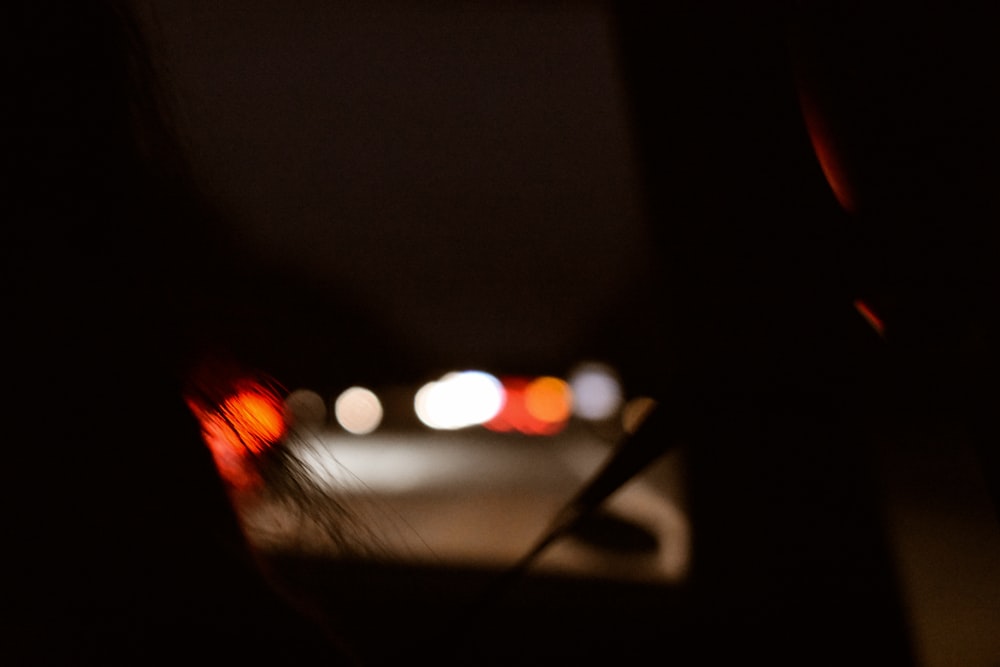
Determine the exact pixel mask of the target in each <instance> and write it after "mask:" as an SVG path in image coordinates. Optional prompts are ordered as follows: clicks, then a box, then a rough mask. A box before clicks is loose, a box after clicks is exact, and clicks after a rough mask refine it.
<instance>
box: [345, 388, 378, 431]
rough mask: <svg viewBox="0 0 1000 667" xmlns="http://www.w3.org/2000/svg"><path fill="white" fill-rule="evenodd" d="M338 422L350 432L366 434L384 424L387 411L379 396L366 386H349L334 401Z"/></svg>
mask: <svg viewBox="0 0 1000 667" xmlns="http://www.w3.org/2000/svg"><path fill="white" fill-rule="evenodd" d="M333 413H334V416H335V417H336V419H337V423H338V424H340V426H341V427H342V428H343V429H344V430H345V431H347V432H348V433H354V434H355V435H366V434H368V433H371V432H373V431H374V430H375V429H377V428H378V427H379V426H380V425H381V424H382V417H383V416H384V415H385V411H384V409H383V408H382V402H381V401H379V399H378V396H376V395H375V392H373V391H372V390H370V389H366V388H364V387H349V388H348V389H345V390H344V391H343V392H342V393H341V394H340V395H339V396H338V397H337V399H336V400H335V401H334V404H333Z"/></svg>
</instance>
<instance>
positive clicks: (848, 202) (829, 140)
mask: <svg viewBox="0 0 1000 667" xmlns="http://www.w3.org/2000/svg"><path fill="white" fill-rule="evenodd" d="M799 104H800V105H801V107H802V115H803V118H804V119H805V123H806V129H807V130H808V131H809V139H810V140H811V141H812V145H813V150H815V151H816V158H817V159H818V160H819V166H820V169H822V170H823V175H824V176H826V182H827V183H828V184H829V185H830V189H831V190H832V191H833V195H834V197H836V198H837V201H838V202H839V203H840V205H841V206H842V207H843V208H844V210H845V211H847V212H848V213H855V212H856V210H857V201H856V198H855V196H854V192H853V190H852V188H851V186H850V183H848V180H847V173H846V170H845V168H844V161H843V157H842V156H841V155H840V153H839V151H838V150H837V147H836V144H835V142H834V139H833V133H832V132H831V131H830V127H829V125H828V124H827V122H826V119H825V118H824V117H823V114H822V113H821V112H820V110H819V108H818V107H817V105H816V104H815V102H814V101H813V99H812V98H811V97H810V96H809V95H808V94H807V93H805V92H803V91H802V90H801V89H800V92H799Z"/></svg>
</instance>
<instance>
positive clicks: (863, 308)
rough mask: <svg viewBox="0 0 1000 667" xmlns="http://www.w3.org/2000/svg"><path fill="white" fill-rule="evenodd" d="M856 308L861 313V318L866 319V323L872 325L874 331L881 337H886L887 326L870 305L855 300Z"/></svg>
mask: <svg viewBox="0 0 1000 667" xmlns="http://www.w3.org/2000/svg"><path fill="white" fill-rule="evenodd" d="M854 308H855V309H857V311H858V312H859V313H861V317H863V318H865V321H866V322H868V324H870V325H871V327H872V329H874V330H875V332H876V333H877V334H878V335H879V336H882V337H883V338H884V337H885V324H884V323H883V322H882V318H880V317H879V316H878V315H876V314H875V311H873V310H872V309H871V308H870V307H869V306H868V304H866V303H865V302H864V301H862V300H861V299H855V300H854Z"/></svg>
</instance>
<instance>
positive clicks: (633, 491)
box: [248, 429, 690, 583]
mask: <svg viewBox="0 0 1000 667" xmlns="http://www.w3.org/2000/svg"><path fill="white" fill-rule="evenodd" d="M298 451H299V455H300V457H301V458H302V460H303V461H305V462H306V464H307V467H308V470H309V471H310V475H311V476H312V477H313V479H314V480H315V481H316V482H318V483H319V484H320V485H321V486H322V488H323V489H325V490H327V491H329V492H331V496H332V497H333V498H336V499H337V502H338V505H337V507H338V508H340V507H343V508H346V511H347V512H349V513H350V514H351V516H347V517H345V520H344V522H343V523H344V525H345V529H344V531H345V533H348V534H344V535H342V536H341V537H343V538H344V539H343V540H342V541H341V542H339V543H338V544H334V543H332V542H331V540H330V539H328V538H326V537H325V536H324V535H323V534H322V531H319V530H317V529H316V526H315V524H308V523H307V524H303V523H301V522H295V521H294V520H290V517H289V516H288V514H287V513H285V514H283V513H282V512H281V511H280V510H279V509H277V508H276V507H275V506H273V505H263V506H259V507H256V508H255V509H254V510H253V511H252V512H251V513H250V514H248V518H249V522H250V524H251V525H253V526H255V527H256V528H257V531H256V532H255V533H254V534H255V535H257V539H258V541H259V544H261V545H262V546H263V547H264V548H265V549H268V550H275V549H276V550H280V551H284V550H287V549H290V548H294V549H304V550H306V551H308V552H311V553H321V554H324V555H327V556H331V557H334V558H338V557H344V556H347V557H351V556H354V555H357V554H358V553H362V554H368V553H375V554H376V555H378V556H379V557H388V558H390V559H392V560H394V561H402V562H408V563H422V564H438V565H445V566H458V567H474V568H484V569H502V568H503V567H505V566H507V565H510V564H513V563H514V562H515V561H516V560H517V558H518V557H519V556H521V555H523V554H524V553H526V552H527V551H528V550H529V549H530V548H531V546H532V545H533V544H534V542H535V541H536V540H538V539H539V537H541V535H542V534H543V533H544V531H545V529H546V528H547V526H548V525H549V523H550V522H551V521H552V519H553V517H554V516H555V515H556V513H557V512H558V510H559V509H560V508H561V507H562V505H563V504H564V503H566V502H567V501H568V500H569V499H570V498H571V497H572V496H573V494H574V493H575V492H576V491H577V490H578V489H579V488H580V487H581V486H582V485H583V484H584V482H585V481H586V480H587V479H588V478H589V476H590V475H591V474H592V473H593V472H594V471H595V470H596V469H597V467H598V466H599V465H600V464H601V463H602V462H603V461H604V459H605V457H606V456H607V455H608V453H609V451H610V445H609V444H608V443H607V442H605V441H604V440H602V439H601V438H599V437H598V436H596V435H594V434H592V433H588V432H586V431H584V430H582V429H574V430H572V431H570V432H568V433H565V434H561V435H559V436H555V437H536V438H532V437H521V436H512V435H502V434H496V433H490V432H488V431H485V430H482V429H470V430H465V431H460V432H433V431H429V430H423V431H417V430H415V431H414V432H406V433H403V432H398V433H387V434H373V435H368V436H363V437H360V436H350V435H346V434H335V433H323V434H321V435H317V436H313V437H309V438H303V440H302V442H301V443H300V444H299V445H298ZM678 468H679V462H678V461H677V460H674V459H671V458H664V460H663V461H661V462H660V463H658V464H657V465H655V466H653V467H652V468H650V469H649V470H648V471H647V472H646V473H644V474H643V475H641V476H640V477H637V478H636V479H635V480H633V482H632V483H630V484H629V485H627V486H626V487H625V488H623V489H622V490H620V491H619V493H617V494H616V495H615V496H613V497H612V498H611V499H610V501H609V502H608V504H607V510H608V514H607V515H606V516H604V517H603V518H602V520H601V523H600V525H598V524H594V525H592V526H591V530H590V531H584V532H582V533H581V534H578V535H575V536H573V537H571V538H568V539H564V540H561V541H559V542H557V543H555V544H554V545H553V546H552V547H551V548H550V549H549V550H548V551H547V552H546V553H545V554H543V557H542V558H541V559H540V560H539V562H538V563H537V567H538V568H539V569H540V570H542V571H547V572H552V573H559V574H566V575H571V576H582V577H597V578H605V579H611V580H623V581H634V582H655V583H671V582H678V581H680V580H682V579H683V576H684V573H685V571H686V568H687V566H688V559H689V542H690V535H689V530H688V524H687V519H686V517H685V514H684V512H683V509H682V507H683V497H682V495H683V494H682V489H681V486H680V475H679V474H678V473H679V470H678ZM337 511H341V510H339V509H338V510H337ZM362 524H363V525H362ZM359 527H360V528H361V529H360V530H357V529H358V528H359ZM352 530H355V531H356V533H355V534H349V533H350V531H352ZM292 545H294V546H292Z"/></svg>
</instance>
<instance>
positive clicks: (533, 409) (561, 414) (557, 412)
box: [524, 377, 573, 424]
mask: <svg viewBox="0 0 1000 667" xmlns="http://www.w3.org/2000/svg"><path fill="white" fill-rule="evenodd" d="M524 407H525V408H526V409H527V411H528V414H530V415H531V416H532V417H534V418H535V419H538V420H540V421H543V422H546V423H548V424H556V423H560V422H564V421H566V420H567V419H569V415H570V411H571V409H572V407H573V405H572V400H571V398H570V390H569V385H568V384H566V382H564V381H563V380H560V379H559V378H555V377H540V378H538V379H536V380H534V381H533V382H532V383H531V384H529V385H528V386H527V387H526V388H525V390H524Z"/></svg>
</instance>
